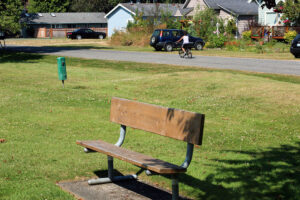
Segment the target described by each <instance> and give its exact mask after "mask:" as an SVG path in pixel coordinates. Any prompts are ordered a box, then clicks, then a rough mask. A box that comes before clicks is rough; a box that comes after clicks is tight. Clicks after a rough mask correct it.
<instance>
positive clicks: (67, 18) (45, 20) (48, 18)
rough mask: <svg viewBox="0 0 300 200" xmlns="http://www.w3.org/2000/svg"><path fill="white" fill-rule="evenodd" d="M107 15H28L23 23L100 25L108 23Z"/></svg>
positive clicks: (100, 13) (23, 18)
mask: <svg viewBox="0 0 300 200" xmlns="http://www.w3.org/2000/svg"><path fill="white" fill-rule="evenodd" d="M104 15H105V13H102V12H94V13H92V12H91V13H87V12H86V13H80V12H79V13H75V12H73V13H30V14H28V13H26V15H25V14H24V15H23V17H22V22H26V23H27V24H99V23H107V20H106V19H105V18H104Z"/></svg>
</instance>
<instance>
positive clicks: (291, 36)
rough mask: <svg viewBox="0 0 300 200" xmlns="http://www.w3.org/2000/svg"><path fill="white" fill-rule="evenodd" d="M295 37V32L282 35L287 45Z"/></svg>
mask: <svg viewBox="0 0 300 200" xmlns="http://www.w3.org/2000/svg"><path fill="white" fill-rule="evenodd" d="M296 35H297V32H296V31H288V32H286V33H285V34H284V37H283V38H284V40H285V41H286V42H287V43H289V44H290V43H291V42H292V41H293V39H294V38H295V37H296Z"/></svg>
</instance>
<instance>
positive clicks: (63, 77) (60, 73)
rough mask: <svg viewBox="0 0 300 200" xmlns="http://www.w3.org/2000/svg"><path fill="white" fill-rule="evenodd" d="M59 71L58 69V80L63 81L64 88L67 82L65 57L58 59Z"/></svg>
mask: <svg viewBox="0 0 300 200" xmlns="http://www.w3.org/2000/svg"><path fill="white" fill-rule="evenodd" d="M57 69H58V79H59V80H61V81H62V84H63V87H64V82H65V80H67V68H66V60H65V58H64V57H58V58H57Z"/></svg>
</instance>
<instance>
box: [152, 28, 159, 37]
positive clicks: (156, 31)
mask: <svg viewBox="0 0 300 200" xmlns="http://www.w3.org/2000/svg"><path fill="white" fill-rule="evenodd" d="M159 33H160V31H159V30H155V31H154V33H153V34H152V35H153V36H155V37H156V36H159Z"/></svg>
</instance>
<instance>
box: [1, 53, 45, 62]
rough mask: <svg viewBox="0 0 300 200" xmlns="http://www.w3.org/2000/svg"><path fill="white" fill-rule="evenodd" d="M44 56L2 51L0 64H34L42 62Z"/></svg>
mask: <svg viewBox="0 0 300 200" xmlns="http://www.w3.org/2000/svg"><path fill="white" fill-rule="evenodd" d="M44 57H45V56H44V55H39V54H26V53H22V52H11V51H2V52H0V63H23V62H27V63H31V62H32V63H34V62H37V61H38V60H42V59H43V58H44Z"/></svg>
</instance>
